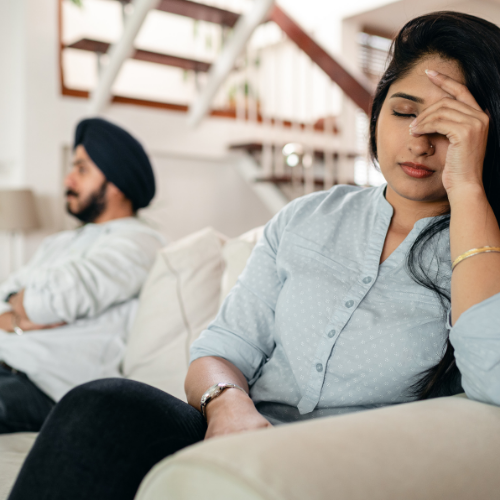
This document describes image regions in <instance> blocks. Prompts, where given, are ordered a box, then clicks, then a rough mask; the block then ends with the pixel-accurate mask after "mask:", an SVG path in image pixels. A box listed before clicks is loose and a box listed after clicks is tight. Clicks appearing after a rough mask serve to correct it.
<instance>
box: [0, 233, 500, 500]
mask: <svg viewBox="0 0 500 500" xmlns="http://www.w3.org/2000/svg"><path fill="white" fill-rule="evenodd" d="M260 234H261V229H260V228H259V229H256V230H254V231H251V232H249V233H246V234H245V235H243V236H242V237H240V238H237V239H232V240H228V239H227V238H225V237H224V236H222V235H220V234H218V233H217V232H216V231H214V230H213V229H211V228H207V229H204V230H202V231H199V232H197V233H195V234H193V235H191V236H189V237H187V238H184V239H183V240H180V241H178V242H176V243H174V244H172V245H169V246H168V247H166V248H164V249H163V250H162V251H160V253H159V254H158V257H157V260H156V262H155V264H154V266H153V268H152V270H151V272H150V275H149V277H148V280H147V282H146V283H145V285H144V287H143V290H142V292H141V297H140V303H139V309H138V312H137V317H136V319H135V322H134V325H133V328H132V331H131V333H130V338H129V342H128V347H127V351H126V355H125V359H124V363H123V373H124V375H125V376H126V377H128V378H132V379H135V380H140V381H143V382H146V383H149V384H151V385H154V386H156V387H159V388H161V389H163V390H165V391H168V392H170V393H171V394H173V395H175V396H177V397H180V398H182V399H185V396H184V391H183V381H184V377H185V374H186V371H187V366H188V349H189V345H190V344H191V343H192V342H193V341H194V340H195V338H197V336H198V335H199V333H200V332H201V331H202V330H203V329H204V328H205V326H206V325H207V324H208V323H209V321H210V320H211V319H212V318H213V317H214V316H215V314H216V312H217V309H218V307H219V303H220V301H221V300H222V299H223V298H224V297H225V295H226V294H227V293H228V291H229V290H230V289H231V287H232V286H233V284H234V283H235V281H236V279H237V276H238V275H239V273H240V272H241V270H242V269H243V267H244V265H245V263H246V260H247V258H248V256H249V255H250V252H251V250H252V248H253V246H254V244H255V242H256V241H257V239H258V237H259V236H260ZM35 437H36V435H35V434H14V435H7V436H0V500H3V499H4V498H6V497H7V495H8V491H9V490H10V488H11V485H12V483H13V481H14V480H15V476H16V474H17V471H18V470H19V468H20V466H21V463H22V461H23V459H24V457H25V455H26V453H27V452H28V451H29V449H30V447H31V445H32V443H33V441H34V439H35ZM198 497H203V498H206V499H209V500H212V499H213V500H215V499H217V500H235V499H238V500H271V499H273V500H277V499H279V500H289V499H311V500H316V499H317V500H319V499H325V500H326V499H332V500H358V499H367V498H370V499H372V500H378V499H380V500H382V499H383V500H396V499H397V500H402V499H405V500H417V499H418V500H420V499H422V500H424V499H425V500H432V499H440V500H448V499H449V500H452V499H453V500H466V499H467V500H469V499H474V500H486V499H488V500H490V499H491V500H493V499H499V498H500V408H497V407H493V406H489V405H486V404H482V403H478V402H474V401H470V400H468V399H466V398H465V397H453V398H442V399H438V400H432V401H424V402H418V403H410V404H405V405H398V406H394V407H388V408H382V409H378V410H372V411H367V412H363V413H358V414H352V415H344V416H339V417H333V418H326V419H319V420H316V421H309V422H305V423H299V424H290V425H287V426H281V427H278V428H273V429H269V430H263V431H257V432H250V433H245V434H240V435H234V436H229V437H224V438H218V439H213V440H210V441H207V442H203V443H200V444H198V445H196V446H192V447H190V448H188V449H186V450H183V451H181V452H179V453H177V454H176V455H174V456H173V457H171V458H168V459H166V460H164V461H162V462H161V463H160V464H158V465H157V466H156V467H155V468H154V469H153V470H152V471H151V472H150V473H149V474H148V476H147V477H146V479H145V480H144V482H143V483H142V485H141V488H140V490H139V492H138V495H137V500H160V499H161V500H167V499H168V500H188V499H189V500H191V499H193V498H198Z"/></svg>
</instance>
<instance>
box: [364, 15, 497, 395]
mask: <svg viewBox="0 0 500 500" xmlns="http://www.w3.org/2000/svg"><path fill="white" fill-rule="evenodd" d="M432 56H439V57H441V58H443V59H445V60H449V61H455V62H456V63H457V64H458V66H459V68H460V69H461V71H462V74H463V77H464V80H465V84H466V86H467V88H468V89H469V91H470V92H471V94H472V95H473V96H474V98H475V99H476V101H477V103H478V104H479V106H480V107H481V108H482V109H483V110H485V111H487V112H488V114H489V116H490V125H489V135H488V144H487V147H486V156H485V159H484V169H483V184H484V188H485V191H486V196H487V198H488V201H489V203H490V205H491V207H492V208H493V211H494V213H495V216H496V218H497V220H498V221H499V222H500V195H499V194H500V28H498V27H497V26H496V25H494V24H492V23H490V22H488V21H485V20H484V19H480V18H478V17H475V16H470V15H468V14H462V13H460V12H435V13H432V14H428V15H425V16H421V17H417V18H416V19H413V20H412V21H410V22H408V23H407V24H406V25H405V26H404V27H403V29H402V30H401V31H400V32H399V33H398V35H397V36H396V38H395V39H394V42H393V44H392V47H391V52H390V62H389V65H388V67H387V70H386V71H385V73H384V75H383V76H382V78H381V80H380V82H379V84H378V86H377V90H376V92H375V97H374V99H373V104H372V110H371V117H370V153H371V156H372V159H373V160H374V161H375V162H376V161H377V141H376V129H377V121H378V117H379V115H380V110H381V108H382V105H383V103H384V101H385V98H386V96H387V92H388V91H389V87H390V86H391V85H392V83H394V82H395V81H396V80H399V79H401V78H404V77H405V76H406V75H407V74H408V73H409V72H410V71H411V70H412V69H413V68H414V67H415V66H416V65H417V64H418V63H419V62H420V61H421V60H422V59H425V58H426V57H432ZM441 215H443V217H439V218H438V219H434V220H433V221H432V222H431V223H430V224H429V225H428V226H427V227H426V228H425V229H424V230H423V231H422V232H421V233H420V235H419V236H418V237H417V239H416V240H415V242H414V243H413V245H412V247H411V249H410V251H409V253H408V257H407V269H408V271H409V273H410V276H411V277H412V278H413V280H414V281H415V282H417V283H418V284H420V285H422V286H424V287H425V288H427V289H429V290H432V291H434V292H435V293H436V294H437V295H438V297H439V300H440V301H441V304H442V306H443V308H445V309H446V308H447V306H448V304H449V303H450V295H449V293H448V291H447V289H445V288H443V287H441V286H440V284H439V282H440V280H439V272H438V273H436V272H435V271H434V272H431V271H430V269H429V265H428V262H429V260H428V259H424V257H423V256H424V254H425V253H426V252H427V250H432V245H433V242H435V241H436V239H437V238H439V235H440V233H441V232H442V231H443V230H445V229H447V228H448V227H449V223H450V216H449V214H448V215H445V214H441ZM424 261H426V262H427V265H426V264H425V262H424ZM457 386H458V387H460V373H459V371H458V368H457V366H456V364H455V356H454V350H453V347H452V345H451V343H450V341H449V339H448V340H447V344H446V349H445V351H444V355H443V358H442V359H441V361H440V362H439V363H438V364H437V365H436V366H434V367H432V368H430V369H429V370H427V371H426V372H424V373H423V374H422V376H421V378H420V380H419V381H417V383H416V384H415V385H414V386H413V387H412V392H413V395H415V396H417V398H418V399H427V398H431V397H437V396H440V395H448V394H452V393H453V392H454V391H455V390H456V387H457Z"/></svg>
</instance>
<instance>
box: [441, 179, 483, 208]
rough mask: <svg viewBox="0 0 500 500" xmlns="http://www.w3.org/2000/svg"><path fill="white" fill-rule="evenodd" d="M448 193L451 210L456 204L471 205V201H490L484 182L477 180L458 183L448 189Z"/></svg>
mask: <svg viewBox="0 0 500 500" xmlns="http://www.w3.org/2000/svg"><path fill="white" fill-rule="evenodd" d="M447 194H448V201H449V202H450V208H451V210H453V207H454V206H460V205H466V206H470V204H471V203H482V202H484V201H486V203H487V202H488V200H487V198H486V193H485V191H484V186H483V184H482V183H481V184H480V183H477V182H471V183H467V184H461V185H458V186H456V187H454V188H453V189H450V190H448V192H447Z"/></svg>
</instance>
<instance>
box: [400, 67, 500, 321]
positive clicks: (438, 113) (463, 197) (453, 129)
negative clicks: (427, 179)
mask: <svg viewBox="0 0 500 500" xmlns="http://www.w3.org/2000/svg"><path fill="white" fill-rule="evenodd" d="M427 75H428V76H429V78H430V80H431V81H432V82H433V83H434V84H435V85H437V86H438V87H440V88H442V89H443V90H444V91H445V92H447V93H448V94H450V95H451V96H452V97H453V98H454V99H450V98H444V99H442V100H441V101H439V102H437V103H436V104H434V105H432V106H429V108H427V109H426V110H425V111H424V112H423V113H422V114H421V115H420V116H418V118H417V119H416V120H415V121H414V122H413V123H412V124H411V125H410V133H411V134H412V135H423V134H435V133H438V134H441V135H444V136H446V137H447V138H448V140H449V146H448V150H447V154H446V161H445V166H444V170H443V174H442V181H443V186H444V188H445V189H446V193H447V195H448V200H449V202H450V209H451V221H450V251H451V260H452V262H453V261H454V260H455V259H456V258H457V257H458V256H460V255H462V254H463V253H464V252H467V251H468V250H472V249H474V248H481V247H485V246H495V247H499V246H500V230H499V227H498V223H497V220H496V217H495V214H494V213H493V210H492V208H491V206H490V204H489V203H488V200H487V198H486V194H485V191H484V187H483V163H484V158H485V154H486V144H487V141H488V130H489V117H488V115H487V114H486V113H485V112H484V111H483V110H482V109H481V108H480V106H479V105H478V104H477V102H476V101H475V99H474V97H473V96H472V94H471V93H470V92H469V90H468V89H467V87H466V86H465V85H463V84H461V83H459V82H457V81H455V80H453V79H452V78H449V77H447V76H445V75H443V74H440V73H436V72H427ZM497 293H500V254H498V253H483V254H480V255H475V256H473V257H471V258H469V259H466V260H464V261H462V262H461V263H460V264H459V265H458V266H457V267H456V269H455V270H454V271H453V275H452V285H451V304H452V323H453V324H455V323H456V321H457V320H458V318H459V317H460V316H461V315H462V314H463V313H464V312H465V311H467V310H468V309H470V308H471V307H472V306H474V305H475V304H478V303H480V302H482V301H484V300H486V299H488V298H490V297H492V296H493V295H496V294H497Z"/></svg>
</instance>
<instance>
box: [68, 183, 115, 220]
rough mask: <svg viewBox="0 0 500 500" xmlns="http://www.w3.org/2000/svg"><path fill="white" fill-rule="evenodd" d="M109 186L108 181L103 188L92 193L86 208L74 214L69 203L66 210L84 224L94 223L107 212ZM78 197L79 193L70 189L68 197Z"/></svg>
mask: <svg viewBox="0 0 500 500" xmlns="http://www.w3.org/2000/svg"><path fill="white" fill-rule="evenodd" d="M107 186H108V181H104V182H103V184H102V186H101V187H100V188H99V189H98V190H97V191H95V192H94V193H92V194H91V195H90V196H89V198H88V199H87V203H86V204H85V206H83V207H82V208H80V209H79V210H78V211H77V212H73V211H72V210H71V208H70V206H69V202H68V203H67V204H66V210H67V211H68V213H70V214H71V215H73V216H74V217H76V218H77V219H79V220H81V221H82V222H84V223H86V222H94V221H95V220H96V219H97V218H98V217H99V216H100V215H101V214H102V213H103V212H104V210H106V188H107ZM69 194H71V195H73V196H78V194H77V193H75V192H74V191H72V190H71V189H68V190H67V191H66V196H67V195H69Z"/></svg>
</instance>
